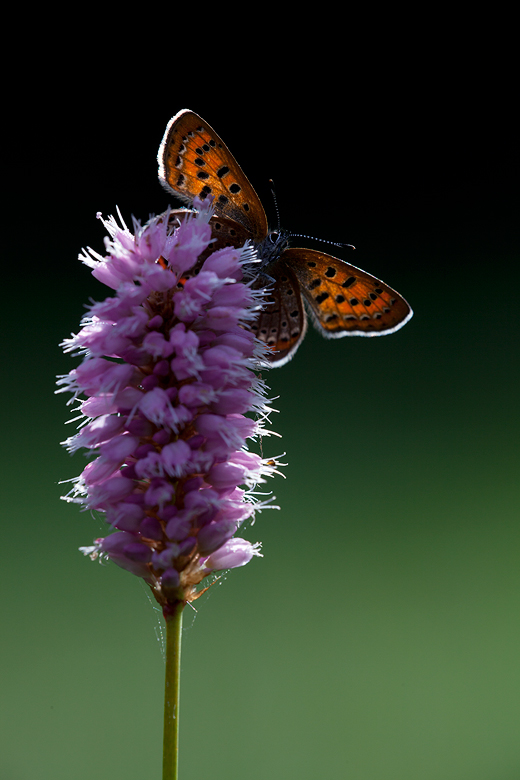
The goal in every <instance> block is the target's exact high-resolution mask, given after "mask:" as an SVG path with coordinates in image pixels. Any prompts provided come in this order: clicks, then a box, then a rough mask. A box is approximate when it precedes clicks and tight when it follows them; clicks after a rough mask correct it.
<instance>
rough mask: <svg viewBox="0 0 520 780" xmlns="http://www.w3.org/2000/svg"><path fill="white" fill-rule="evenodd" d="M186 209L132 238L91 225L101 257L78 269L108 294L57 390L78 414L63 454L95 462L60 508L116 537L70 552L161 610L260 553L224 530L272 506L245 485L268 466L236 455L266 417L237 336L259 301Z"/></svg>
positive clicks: (236, 252) (240, 268)
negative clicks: (121, 577) (69, 507)
mask: <svg viewBox="0 0 520 780" xmlns="http://www.w3.org/2000/svg"><path fill="white" fill-rule="evenodd" d="M196 207H197V209H198V210H199V211H198V213H197V214H195V215H190V216H189V217H188V218H187V219H185V220H183V221H181V222H180V224H179V222H178V221H177V226H176V227H172V226H171V222H172V220H171V219H170V215H169V213H166V214H165V215H163V216H160V217H157V218H153V219H151V220H150V221H149V222H148V223H147V224H146V225H145V226H144V227H142V226H141V225H140V223H139V222H137V221H136V220H134V233H132V232H130V231H129V230H128V229H127V227H126V225H125V224H124V222H122V225H123V226H122V227H119V226H118V225H117V223H116V222H115V220H114V219H113V218H112V217H111V218H109V219H108V220H106V221H105V220H103V222H104V225H105V227H106V228H107V230H108V232H109V234H110V238H108V237H107V238H106V239H105V246H106V250H107V254H106V256H105V257H102V256H100V255H98V254H97V253H95V252H94V251H93V250H90V249H89V250H88V252H85V253H84V254H83V255H80V259H81V260H82V261H83V262H84V263H85V264H87V265H88V266H90V267H91V268H92V269H93V270H92V274H93V276H95V277H96V279H98V280H99V281H101V282H103V283H104V284H106V285H107V286H108V287H110V288H111V289H112V290H115V295H114V296H112V297H108V298H107V299H106V300H105V301H103V302H101V303H94V304H92V305H91V306H89V314H88V316H87V317H85V319H84V320H83V321H82V322H81V326H82V327H81V330H80V331H79V333H78V334H77V335H75V336H74V335H73V336H72V338H70V339H66V340H65V341H64V342H63V345H62V346H63V347H64V349H65V351H68V352H73V353H74V354H77V355H83V361H82V363H81V364H80V365H79V366H78V367H77V368H75V369H73V370H72V371H70V373H69V374H67V375H65V376H61V377H59V381H58V385H61V388H60V390H58V391H57V392H64V391H70V392H72V394H73V397H72V399H71V400H70V401H69V404H70V403H72V402H74V401H77V402H78V403H79V411H80V412H81V415H80V418H79V419H80V420H81V421H82V422H81V425H80V427H79V432H78V433H76V435H74V436H72V437H70V438H69V439H67V440H66V441H65V442H64V445H65V446H66V447H67V448H68V449H69V451H70V452H75V451H77V450H79V449H81V448H86V449H87V451H88V452H87V454H92V455H95V456H96V457H95V458H94V459H92V460H90V462H89V463H88V464H87V466H86V467H85V468H84V470H83V472H82V474H81V475H80V476H79V477H77V478H76V479H75V480H72V482H73V483H74V486H73V488H72V490H71V491H70V493H69V494H68V495H67V496H64V499H65V500H67V501H72V502H76V503H80V504H82V505H83V508H84V509H88V510H96V511H97V512H101V513H103V514H104V518H105V520H106V522H107V523H108V525H109V526H110V527H111V528H112V529H114V532H113V533H111V534H110V535H108V536H106V537H105V538H101V539H96V540H95V542H94V545H93V546H91V547H84V548H81V550H82V552H84V554H85V555H90V556H91V558H92V559H95V558H97V557H99V558H100V559H101V560H103V559H105V558H109V559H111V560H112V561H114V562H115V563H117V564H118V565H119V566H121V567H122V568H124V569H127V570H128V571H130V572H132V573H133V574H135V575H137V576H138V577H142V578H143V579H144V580H145V581H146V582H147V583H148V584H149V585H150V587H151V589H152V591H153V594H154V596H155V598H156V599H157V601H158V602H159V604H161V605H162V607H163V609H164V610H167V609H168V608H169V607H171V606H172V605H174V604H178V603H179V602H184V603H187V602H190V601H193V600H194V599H195V598H197V596H198V595H200V593H201V592H203V591H200V590H198V589H197V585H198V584H199V583H200V582H201V581H202V580H203V578H204V577H206V576H207V575H208V574H209V573H210V572H214V571H220V570H223V569H231V568H235V567H237V566H243V565H244V564H246V563H248V562H249V561H250V560H251V559H252V557H253V556H254V555H261V553H260V552H259V547H260V545H259V544H258V543H257V544H251V543H250V542H248V541H246V540H245V539H241V538H237V537H236V536H235V533H236V531H237V530H238V529H239V528H240V526H241V525H242V524H243V523H244V521H245V520H247V519H254V512H255V509H256V510H258V509H262V508H264V507H266V506H272V505H271V504H270V500H269V499H267V500H263V501H262V500H260V499H258V498H257V497H256V496H257V495H258V493H256V491H255V486H256V485H258V484H259V483H263V482H265V476H272V475H273V473H274V472H275V468H274V467H275V466H276V465H277V463H276V461H275V460H272V459H271V460H266V459H262V458H261V457H260V456H259V455H256V454H254V453H251V452H249V451H248V449H247V446H246V440H247V439H255V438H257V437H259V436H261V435H265V434H266V433H267V431H266V430H265V429H264V426H263V423H264V422H265V420H266V418H267V414H268V411H269V410H268V407H267V406H266V401H265V393H266V386H265V385H264V383H263V382H262V380H261V379H259V378H258V377H257V376H256V374H255V373H254V369H258V368H260V367H266V362H265V349H266V348H265V347H264V346H263V345H262V344H261V343H260V342H259V341H257V340H256V339H255V337H254V336H253V334H252V333H251V331H250V330H249V329H248V323H249V322H251V320H253V319H254V317H255V316H256V314H257V312H258V309H259V307H260V306H261V303H262V297H263V294H264V291H256V290H252V289H251V285H250V283H247V282H245V281H243V280H244V279H245V274H244V271H245V266H247V264H249V263H251V262H252V261H254V260H255V255H254V252H253V250H252V249H251V248H247V247H245V248H244V249H234V248H231V247H226V248H224V249H220V250H218V251H215V252H213V253H211V252H210V251H208V250H207V248H208V246H209V244H210V243H211V240H212V237H211V228H210V225H209V220H210V217H211V208H210V206H209V204H207V203H202V202H198V203H197V204H196ZM121 221H122V220H121ZM249 267H250V266H249ZM81 396H85V397H86V400H82V398H81ZM247 412H254V419H253V418H252V417H247V416H245V414H246V413H247ZM75 419H78V418H75ZM260 495H262V494H260Z"/></svg>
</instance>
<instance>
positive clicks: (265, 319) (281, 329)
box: [252, 260, 307, 367]
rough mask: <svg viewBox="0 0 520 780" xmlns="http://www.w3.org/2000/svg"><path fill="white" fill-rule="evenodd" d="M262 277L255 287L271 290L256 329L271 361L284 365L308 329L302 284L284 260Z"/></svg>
mask: <svg viewBox="0 0 520 780" xmlns="http://www.w3.org/2000/svg"><path fill="white" fill-rule="evenodd" d="M271 272H272V274H273V276H272V277H271V276H263V275H262V274H260V276H259V277H258V278H257V280H256V281H255V282H254V283H253V288H254V287H259V288H262V287H267V288H268V294H267V297H266V299H265V303H264V306H263V309H262V311H261V312H260V313H259V315H258V319H257V320H256V321H255V323H254V325H252V328H253V330H254V332H255V335H256V337H257V338H259V339H260V340H261V341H263V342H264V343H265V344H267V346H268V347H270V348H271V350H272V355H270V357H269V362H270V363H271V365H272V366H273V367H277V366H283V364H284V363H287V361H288V360H290V359H291V358H292V356H293V355H294V353H295V352H296V350H297V349H298V347H299V345H300V344H301V342H302V340H303V337H304V336H305V331H306V330H307V317H306V315H305V309H304V306H303V301H302V296H301V294H300V285H299V284H298V280H297V279H296V276H295V275H294V273H293V271H292V270H291V269H290V268H289V267H288V266H287V265H285V263H283V262H282V261H281V260H277V261H276V262H275V263H273V264H272V266H269V274H271Z"/></svg>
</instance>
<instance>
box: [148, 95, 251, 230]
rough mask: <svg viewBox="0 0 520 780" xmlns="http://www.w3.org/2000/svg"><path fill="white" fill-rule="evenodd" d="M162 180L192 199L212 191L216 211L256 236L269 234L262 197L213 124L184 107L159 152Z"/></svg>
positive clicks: (188, 199) (175, 118)
mask: <svg viewBox="0 0 520 780" xmlns="http://www.w3.org/2000/svg"><path fill="white" fill-rule="evenodd" d="M158 161H159V179H160V180H161V183H162V184H163V186H164V187H165V188H166V189H167V190H169V191H170V192H173V194H174V195H177V197H179V198H181V200H183V201H184V202H185V203H188V204H190V205H191V203H192V202H193V199H194V198H195V197H199V198H202V199H204V198H205V197H207V196H208V195H212V196H213V198H214V200H213V205H214V209H215V214H216V215H217V216H222V217H226V218H227V219H230V220H234V221H235V222H237V223H238V224H239V225H242V227H243V228H245V230H246V231H247V233H248V234H249V237H250V238H252V239H253V240H255V241H261V240H262V239H264V238H265V236H266V235H267V218H266V216H265V212H264V209H263V206H262V204H261V202H260V199H259V197H258V195H257V194H256V192H255V191H254V189H253V187H252V186H251V184H250V183H249V181H248V179H247V177H246V176H245V174H244V172H243V171H242V169H241V168H240V166H239V164H238V163H237V161H236V160H235V158H234V157H233V155H232V154H231V152H230V151H229V149H228V148H227V146H226V145H225V143H224V142H223V141H222V139H221V138H220V137H219V136H218V135H217V134H216V133H215V131H214V130H213V128H212V127H210V125H208V123H207V122H205V121H204V119H202V118H201V117H200V116H198V115H197V114H195V113H194V112H193V111H189V110H188V109H183V110H182V111H179V113H178V114H176V115H175V116H174V117H173V118H172V119H171V120H170V122H169V123H168V127H167V128H166V132H165V134H164V137H163V140H162V143H161V146H160V148H159V154H158Z"/></svg>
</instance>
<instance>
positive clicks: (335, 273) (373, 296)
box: [282, 247, 413, 338]
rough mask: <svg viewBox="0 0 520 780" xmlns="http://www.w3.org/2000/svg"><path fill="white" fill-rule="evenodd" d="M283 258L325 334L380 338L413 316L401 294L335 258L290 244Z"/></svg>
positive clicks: (337, 336)
mask: <svg viewBox="0 0 520 780" xmlns="http://www.w3.org/2000/svg"><path fill="white" fill-rule="evenodd" d="M282 258H283V260H284V261H285V263H287V265H288V266H289V267H290V268H291V269H292V270H293V271H294V274H295V276H296V278H297V280H298V282H299V285H300V288H301V291H302V294H303V296H304V299H305V301H306V303H307V305H308V308H309V310H310V312H311V314H312V318H313V320H314V323H315V324H316V326H317V328H318V330H319V331H320V332H321V333H322V335H324V336H327V337H329V338H340V337H341V336H384V335H386V334H388V333H393V332H394V331H396V330H398V329H399V328H401V327H402V326H403V325H404V324H405V323H406V322H408V320H409V319H410V317H411V316H412V313H413V312H412V310H411V308H410V306H409V305H408V303H407V302H406V301H405V300H404V298H402V297H401V296H400V295H399V293H397V292H396V291H395V290H392V288H391V287H389V286H388V285H387V284H385V283H384V282H381V281H380V280H379V279H376V277H375V276H371V275H370V274H368V273H366V271H362V270H361V269H360V268H356V266H354V265H350V264H349V263H346V262H344V261H343V260H339V259H338V258H337V257H332V256H331V255H327V254H325V253H324V252H318V251H316V250H314V249H301V248H297V247H294V248H293V247H291V248H289V249H286V250H285V251H284V252H283V254H282Z"/></svg>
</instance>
